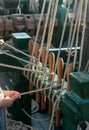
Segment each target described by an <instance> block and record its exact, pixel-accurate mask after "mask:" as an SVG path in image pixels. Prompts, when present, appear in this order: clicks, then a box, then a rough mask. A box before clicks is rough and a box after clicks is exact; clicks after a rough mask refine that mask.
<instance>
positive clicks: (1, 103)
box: [0, 96, 13, 107]
mask: <svg viewBox="0 0 89 130" xmlns="http://www.w3.org/2000/svg"><path fill="white" fill-rule="evenodd" d="M12 104H13V99H12V98H10V97H8V96H6V97H5V98H4V99H2V100H0V107H10V106H11V105H12Z"/></svg>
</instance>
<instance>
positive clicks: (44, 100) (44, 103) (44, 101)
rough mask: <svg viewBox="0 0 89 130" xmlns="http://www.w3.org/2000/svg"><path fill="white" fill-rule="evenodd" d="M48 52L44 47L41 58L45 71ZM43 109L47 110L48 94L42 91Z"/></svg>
mask: <svg viewBox="0 0 89 130" xmlns="http://www.w3.org/2000/svg"><path fill="white" fill-rule="evenodd" d="M46 53H47V50H46V48H43V49H42V54H41V60H42V69H43V71H44V67H45V66H44V65H45V60H46ZM41 110H42V111H44V110H46V96H45V95H44V93H43V92H42V93H41Z"/></svg>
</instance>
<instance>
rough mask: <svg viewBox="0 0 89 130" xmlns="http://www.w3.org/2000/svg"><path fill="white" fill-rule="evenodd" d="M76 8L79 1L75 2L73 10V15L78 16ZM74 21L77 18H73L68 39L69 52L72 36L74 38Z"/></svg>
mask: <svg viewBox="0 0 89 130" xmlns="http://www.w3.org/2000/svg"><path fill="white" fill-rule="evenodd" d="M76 6H77V0H75V3H74V8H73V14H76V13H75V11H76ZM74 19H75V16H74V17H72V19H71V21H70V22H71V24H70V25H71V26H70V32H69V38H68V50H69V47H70V41H71V36H72V32H73V25H74Z"/></svg>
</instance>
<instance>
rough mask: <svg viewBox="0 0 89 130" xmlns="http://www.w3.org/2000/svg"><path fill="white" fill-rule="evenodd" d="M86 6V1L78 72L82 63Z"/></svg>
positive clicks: (86, 3)
mask: <svg viewBox="0 0 89 130" xmlns="http://www.w3.org/2000/svg"><path fill="white" fill-rule="evenodd" d="M87 5H88V0H85V8H84V26H83V31H82V39H81V48H80V58H79V67H78V71H80V69H81V62H82V51H83V44H84V33H85V26H86V14H87Z"/></svg>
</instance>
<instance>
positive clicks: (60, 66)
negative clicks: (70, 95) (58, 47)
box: [55, 58, 64, 127]
mask: <svg viewBox="0 0 89 130" xmlns="http://www.w3.org/2000/svg"><path fill="white" fill-rule="evenodd" d="M63 68H64V62H63V59H62V58H59V59H58V60H57V74H58V81H57V84H60V83H62V72H63ZM60 115H61V113H60V109H58V108H56V121H55V122H56V123H55V125H56V127H60V120H61V116H60Z"/></svg>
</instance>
